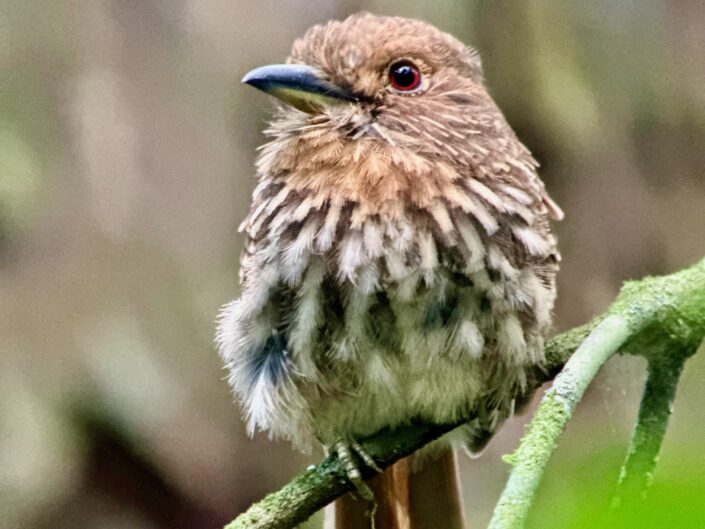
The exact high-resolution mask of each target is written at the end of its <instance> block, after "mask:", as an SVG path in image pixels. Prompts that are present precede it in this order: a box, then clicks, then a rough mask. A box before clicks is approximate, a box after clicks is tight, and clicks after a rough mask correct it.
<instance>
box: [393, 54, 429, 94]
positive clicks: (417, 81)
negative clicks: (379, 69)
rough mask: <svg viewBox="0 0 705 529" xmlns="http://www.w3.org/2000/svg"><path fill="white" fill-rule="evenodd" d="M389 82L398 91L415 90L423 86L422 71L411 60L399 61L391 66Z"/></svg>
mask: <svg viewBox="0 0 705 529" xmlns="http://www.w3.org/2000/svg"><path fill="white" fill-rule="evenodd" d="M389 83H390V84H391V85H392V88H394V90H396V91H397V92H413V91H414V90H416V89H417V88H418V87H419V86H421V72H420V71H419V69H418V68H417V67H416V66H415V65H414V64H413V63H412V62H410V61H398V62H395V63H394V64H392V65H391V66H390V67H389Z"/></svg>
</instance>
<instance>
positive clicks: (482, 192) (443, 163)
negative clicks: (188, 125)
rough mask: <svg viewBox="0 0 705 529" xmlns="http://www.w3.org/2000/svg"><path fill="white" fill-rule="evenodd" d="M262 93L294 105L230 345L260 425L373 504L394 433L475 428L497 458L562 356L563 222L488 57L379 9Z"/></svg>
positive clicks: (475, 445)
mask: <svg viewBox="0 0 705 529" xmlns="http://www.w3.org/2000/svg"><path fill="white" fill-rule="evenodd" d="M243 83H245V84H247V85H250V86H252V87H255V88H257V89H259V90H261V91H263V92H265V93H267V94H269V95H271V96H273V97H274V99H275V101H276V102H277V106H276V109H275V111H274V114H273V117H272V119H271V121H270V123H269V126H268V128H267V130H266V131H265V133H266V136H267V138H268V141H267V143H265V144H264V145H263V146H262V147H261V148H260V150H259V154H258V157H257V160H256V176H257V183H256V187H255V189H254V191H253V195H252V203H251V207H250V209H249V212H248V214H247V216H246V218H245V220H244V221H243V222H242V224H241V226H240V231H242V232H244V235H245V247H244V250H243V252H242V256H241V266H240V284H241V294H240V296H239V298H237V299H236V300H234V301H232V302H230V303H228V304H226V305H225V306H224V307H223V308H222V310H221V312H220V315H219V317H218V330H217V335H216V342H217V345H218V349H219V352H220V355H221V357H222V359H223V360H224V363H225V366H226V369H227V370H228V382H229V384H230V386H231V387H232V389H233V391H234V394H235V395H236V397H237V399H238V400H239V401H240V403H241V405H242V407H243V409H244V416H245V419H246V422H247V428H248V431H249V432H250V433H252V432H255V431H258V430H261V431H266V432H268V433H269V434H270V435H271V436H272V437H275V438H283V439H286V440H289V441H291V442H292V443H293V445H294V446H295V447H297V448H299V449H302V450H310V449H311V447H313V446H317V445H322V446H323V447H325V448H326V449H327V450H328V451H331V452H335V453H337V454H338V456H339V457H340V458H341V460H344V463H345V465H346V470H347V471H348V477H349V478H350V480H351V481H353V482H354V483H355V484H356V486H357V487H358V490H360V491H361V492H362V493H365V492H368V491H367V490H366V487H365V484H364V483H362V481H361V479H360V473H359V471H358V470H359V469H358V468H357V467H356V464H354V463H353V460H355V459H356V458H358V459H359V460H361V462H362V464H366V465H369V466H372V467H373V468H374V461H371V460H370V458H369V457H366V454H365V452H364V450H363V449H362V447H361V446H360V445H359V443H358V440H359V439H360V438H362V437H365V436H367V435H370V434H373V433H375V432H377V431H380V430H382V429H385V428H394V427H398V426H400V425H403V424H408V423H410V422H411V421H413V420H421V421H425V422H430V423H438V424H449V423H455V422H459V421H463V420H465V419H467V421H466V425H465V426H464V427H462V428H461V430H462V435H455V436H451V437H453V438H452V439H451V440H449V441H448V442H453V443H455V444H460V445H463V446H466V447H468V448H469V449H470V450H471V451H473V452H478V451H480V450H481V449H482V447H483V446H484V445H485V444H486V442H487V441H488V440H489V439H490V438H491V437H492V434H493V433H494V432H495V431H496V430H497V428H498V427H499V426H500V425H501V424H502V423H503V421H505V420H506V419H507V418H508V417H509V416H511V415H512V413H514V411H515V410H516V409H517V407H518V406H520V405H521V403H522V402H525V401H526V400H527V398H528V395H527V392H528V388H530V387H532V385H531V383H530V382H531V377H532V376H534V375H532V373H535V370H536V368H539V369H540V367H541V365H542V363H543V362H544V361H545V358H544V341H545V339H546V337H547V334H548V332H549V331H550V328H551V325H552V320H553V316H552V312H553V305H554V300H555V297H556V274H557V272H558V269H559V262H560V254H559V252H558V249H557V240H556V236H555V234H554V232H553V228H552V224H551V221H554V220H560V219H562V217H563V212H562V211H561V209H560V208H559V206H558V205H557V204H556V203H555V202H554V201H553V200H552V199H551V198H550V196H549V195H548V193H547V191H546V188H545V185H544V183H543V181H542V180H541V178H540V177H539V175H538V172H537V171H538V163H537V161H536V160H535V159H534V157H533V156H532V154H531V153H530V151H529V150H528V149H527V148H526V147H525V146H524V145H523V144H522V142H521V141H520V140H519V139H518V137H517V136H516V134H515V133H514V132H513V130H512V129H511V127H510V125H509V124H508V122H507V120H506V118H505V117H504V115H503V114H502V112H501V110H500V109H499V108H498V106H497V104H496V103H495V102H494V100H493V99H492V98H491V96H490V94H489V92H488V89H487V87H486V83H485V80H484V75H483V69H482V64H481V60H480V57H479V55H478V53H477V52H476V51H475V50H474V49H473V48H470V47H468V46H466V45H464V44H463V43H462V42H460V41H459V40H457V39H456V38H455V37H453V36H451V35H449V34H448V33H445V32H443V31H441V30H439V29H437V28H436V27H434V26H432V25H430V24H428V23H426V22H423V21H420V20H415V19H407V18H401V17H388V16H375V15H372V14H369V13H366V12H363V13H358V14H355V15H352V16H350V17H348V18H346V19H344V20H342V21H337V20H336V21H330V22H327V23H324V24H319V25H316V26H313V27H312V28H310V29H309V30H308V31H307V32H306V33H305V34H304V35H303V37H301V38H299V39H297V40H296V41H295V42H294V44H293V46H292V49H291V53H290V55H289V57H288V58H287V60H286V62H285V63H283V64H278V65H270V66H263V67H259V68H256V69H254V70H252V71H250V72H249V73H248V74H247V75H246V76H245V77H244V78H243ZM363 495H364V494H363Z"/></svg>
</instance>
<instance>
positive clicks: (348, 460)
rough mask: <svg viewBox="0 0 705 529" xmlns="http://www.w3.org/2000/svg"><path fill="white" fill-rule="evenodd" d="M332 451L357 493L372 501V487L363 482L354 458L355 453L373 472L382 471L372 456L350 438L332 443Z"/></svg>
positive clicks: (373, 498) (373, 499)
mask: <svg viewBox="0 0 705 529" xmlns="http://www.w3.org/2000/svg"><path fill="white" fill-rule="evenodd" d="M332 451H333V452H335V453H336V454H337V455H338V459H339V460H340V463H341V464H342V465H343V469H345V474H346V476H347V478H348V480H349V481H350V483H352V484H353V485H354V486H355V489H356V490H357V493H358V494H359V495H360V496H361V497H362V498H364V499H365V500H367V501H370V502H374V501H375V497H374V494H373V493H372V489H370V487H369V486H368V485H367V483H365V482H364V480H363V479H362V473H361V472H360V467H359V466H358V462H357V461H356V459H355V455H354V454H356V455H357V456H358V457H359V458H360V459H361V460H362V462H363V463H364V464H365V465H366V466H367V467H369V468H371V469H372V470H374V471H375V472H379V473H381V472H382V469H381V468H379V466H378V465H377V463H375V460H374V459H372V456H370V454H369V453H368V452H367V450H365V449H364V447H363V446H362V445H361V444H360V443H358V442H357V441H353V440H350V439H346V440H339V441H336V442H335V443H333V446H332Z"/></svg>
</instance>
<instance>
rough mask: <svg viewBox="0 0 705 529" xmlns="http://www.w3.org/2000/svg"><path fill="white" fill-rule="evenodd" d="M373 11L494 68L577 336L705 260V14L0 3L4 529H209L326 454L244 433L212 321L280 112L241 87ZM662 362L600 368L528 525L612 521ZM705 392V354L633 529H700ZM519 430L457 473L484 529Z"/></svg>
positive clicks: (668, 8) (477, 6) (219, 1)
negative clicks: (447, 37)
mask: <svg viewBox="0 0 705 529" xmlns="http://www.w3.org/2000/svg"><path fill="white" fill-rule="evenodd" d="M360 9H366V10H370V11H372V12H375V13H380V14H398V15H405V16H413V17H418V18H423V19H426V20H428V21H430V22H432V23H434V24H436V25H438V26H439V27H441V28H443V29H444V30H447V31H449V32H451V33H453V34H455V35H456V36H458V37H460V38H461V39H463V40H464V41H465V42H468V43H472V44H473V45H474V46H476V47H477V48H478V49H479V50H480V52H481V54H482V57H483V60H484V64H485V70H486V76H487V79H488V83H489V85H490V87H491V91H492V93H493V94H494V96H495V97H496V99H497V100H498V102H499V103H500V106H501V107H502V108H503V109H504V110H505V112H506V114H507V116H508V119H509V121H510V123H511V124H512V125H513V126H514V127H515V129H516V130H517V131H518V133H519V135H520V137H521V138H522V139H523V140H524V141H525V142H526V143H527V144H528V146H529V147H530V148H531V149H532V150H533V151H534V153H535V155H536V156H537V157H538V159H539V160H540V161H541V162H542V164H543V171H542V174H543V175H544V177H545V180H546V182H547V185H548V188H549V190H550V191H551V193H552V195H553V196H554V198H556V200H557V201H558V202H559V203H560V204H561V205H562V206H563V208H564V209H565V211H566V212H567V217H566V220H565V221H564V222H563V223H561V224H560V226H558V228H557V229H558V232H559V236H560V240H561V247H562V252H563V256H564V261H563V269H562V273H561V276H560V298H559V302H558V307H557V330H561V329H565V328H569V327H570V326H573V325H576V324H579V323H582V322H584V321H586V320H587V319H588V318H589V317H590V316H591V315H593V314H596V313H598V312H600V311H601V310H602V309H604V308H605V307H606V305H607V304H608V303H609V302H610V300H611V299H612V298H613V297H614V295H615V294H616V292H617V290H618V287H619V285H620V283H621V282H622V281H623V280H625V279H628V278H639V277H642V276H644V275H646V274H659V273H666V272H669V271H673V270H676V269H679V268H681V267H684V266H686V265H688V264H690V263H693V262H694V261H696V260H698V259H700V258H702V257H703V256H705V3H704V2H701V1H699V0H641V1H633V0H631V1H622V0H580V1H578V0H573V1H554V0H527V1H524V2H515V1H511V0H493V1H489V0H484V1H483V0H474V1H473V0H464V1H458V0H456V1H439V2H421V1H419V0H404V1H401V0H386V1H382V0H380V1H354V0H340V1H324V0H297V1H288V2H282V1H275V0H229V1H226V0H171V1H168V2H167V1H164V0H68V1H65V2H44V1H41V0H3V2H2V3H1V4H0V527H2V528H4V529H18V528H22V529H43V528H49V527H51V528H52V529H56V528H63V527H67V528H68V527H71V528H74V529H84V528H86V529H87V528H91V529H94V528H95V529H103V528H106V529H107V528H110V529H116V528H131V529H158V528H177V529H178V528H180V527H183V528H186V527H189V528H194V527H198V528H216V527H219V526H221V525H222V524H223V523H224V522H226V521H227V520H229V519H231V518H233V517H234V516H235V515H236V514H237V513H239V512H240V511H242V510H243V509H244V508H246V507H247V506H248V505H249V504H250V503H251V502H252V501H254V500H256V499H258V498H260V497H261V496H262V495H263V494H265V493H266V492H268V491H271V490H273V489H274V488H276V487H278V486H280V485H282V484H283V483H284V482H286V481H287V480H288V479H289V478H290V477H291V476H292V475H293V474H294V473H295V472H297V471H299V470H301V469H303V468H304V466H305V465H306V464H308V463H309V462H311V461H314V460H315V459H316V458H317V457H318V455H316V454H314V455H312V456H303V455H299V454H295V453H293V452H292V451H291V449H290V447H289V446H288V445H287V444H285V443H273V442H270V441H269V440H267V438H266V437H265V436H261V435H259V436H257V437H255V439H253V440H251V439H248V438H247V437H246V435H245V433H244V431H243V425H242V423H241V421H240V418H239V411H238V410H237V408H236V407H235V406H234V405H233V402H232V398H231V396H230V394H229V391H228V388H227V387H226V384H225V382H224V381H223V375H224V373H223V371H222V370H221V367H220V362H219V359H218V358H217V355H216V353H215V351H214V347H213V344H212V337H213V328H214V324H213V321H214V318H215V315H216V312H217V310H218V307H219V306H220V305H221V304H223V303H225V302H226V301H228V300H230V299H231V298H233V297H234V296H235V295H236V293H237V289H238V287H237V280H236V270H237V257H238V253H239V250H240V248H241V246H242V238H241V236H240V235H239V234H237V232H236V226H237V223H238V222H239V220H240V219H242V217H243V216H244V213H245V210H246V207H247V203H248V200H249V195H250V192H251V190H252V188H253V186H254V183H255V182H254V179H253V170H252V166H253V160H254V156H255V147H256V146H257V145H258V144H259V143H260V142H261V141H262V136H261V130H262V128H263V126H264V123H265V120H266V116H267V112H268V111H269V110H270V109H271V106H270V102H269V101H267V99H266V97H265V96H264V95H262V94H260V93H257V92H255V91H254V90H252V89H251V88H247V87H243V86H241V85H240V84H239V79H240V77H241V76H242V74H244V73H245V72H246V71H247V70H249V69H250V68H252V67H254V66H258V65H261V64H267V63H272V62H279V61H281V60H282V59H283V58H284V57H285V56H286V54H287V51H288V48H289V46H290V44H291V42H292V40H293V39H294V38H295V37H297V36H299V35H301V34H302V33H303V31H304V30H305V29H306V28H307V27H309V26H310V25H312V24H314V23H318V22H323V21H325V20H328V19H330V18H334V17H338V18H339V17H344V16H347V15H348V14H351V13H353V12H356V11H358V10H360ZM643 368H644V366H643V363H642V362H640V361H639V360H637V359H635V358H616V359H614V360H613V361H612V362H610V364H609V365H608V366H607V367H606V368H605V369H604V370H603V372H602V373H601V375H600V376H599V379H598V380H597V381H596V383H595V384H594V385H593V386H592V388H591V389H590V391H589V393H588V395H587V397H586V399H585V401H584V403H583V404H582V405H581V406H580V409H579V411H578V413H577V415H576V417H575V418H574V420H573V422H572V423H571V424H570V427H569V428H568V431H567V433H566V435H565V437H564V439H563V441H562V443H561V446H560V448H559V450H558V453H557V454H556V457H555V458H554V460H553V461H552V462H551V465H550V468H549V470H548V473H547V475H546V478H545V480H544V483H543V485H542V487H541V490H540V493H539V497H538V500H537V503H536V505H535V507H534V509H533V514H532V522H531V523H532V525H531V526H532V527H535V528H553V527H556V528H558V527H599V526H600V522H599V520H600V515H599V513H600V512H602V511H603V510H604V508H605V506H606V504H607V503H608V501H609V497H610V494H611V492H612V491H613V487H614V483H615V482H616V479H617V474H618V469H619V464H620V462H621V460H622V458H623V455H624V451H625V448H626V443H627V440H628V438H629V434H630V430H631V427H632V423H633V418H634V415H635V410H636V406H637V404H638V399H639V393H640V390H641V383H642V381H643ZM704 375H705V352H701V354H699V355H698V356H697V357H695V358H693V359H692V360H691V361H690V362H689V363H688V365H687V369H686V371H685V375H684V378H683V381H682V384H681V386H680V389H679V393H678V399H677V402H676V405H675V413H674V415H673V420H672V425H671V428H670V431H669V433H668V437H667V439H666V443H665V447H664V451H663V455H662V457H661V461H660V466H659V467H658V471H657V474H656V476H655V485H654V489H653V492H652V495H651V501H650V502H649V504H648V507H647V508H646V509H645V510H644V512H643V513H642V514H643V516H642V517H641V518H640V521H639V522H638V523H637V522H635V525H634V526H635V527H636V526H638V527H647V528H648V527H669V528H674V527H688V528H695V527H705V507H704V505H705V501H703V500H704V499H705V456H703V450H702V447H703V444H704V443H705V416H704V415H703V404H702V403H703V402H704V401H705V384H703V381H704V379H705V377H704ZM525 420H526V418H525V417H523V418H519V419H516V420H514V421H512V422H511V423H510V424H508V425H507V426H506V427H505V428H504V430H503V431H502V433H501V435H500V436H499V437H498V439H496V440H495V441H494V443H493V444H492V445H491V447H490V449H489V450H488V452H487V453H486V455H485V456H484V457H483V458H481V459H479V460H476V461H463V463H462V474H463V481H464V486H465V499H466V504H467V510H468V518H469V521H470V527H471V528H481V527H484V525H485V524H486V522H487V520H488V519H489V515H490V513H491V510H492V507H493V505H494V502H495V500H496V498H497V496H498V494H499V492H500V490H501V487H502V485H503V480H504V479H505V477H506V475H507V471H508V466H507V465H506V464H505V463H503V462H502V461H501V459H500V456H501V454H504V453H507V452H509V451H511V450H512V448H513V447H514V446H515V445H516V442H517V439H518V437H519V436H520V434H521V431H522V425H523V422H524V421H525ZM315 524H316V521H314V522H312V523H310V524H308V525H309V526H310V527H315Z"/></svg>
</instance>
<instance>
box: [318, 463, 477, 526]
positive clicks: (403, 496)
mask: <svg viewBox="0 0 705 529" xmlns="http://www.w3.org/2000/svg"><path fill="white" fill-rule="evenodd" d="M412 458H413V456H412V457H409V458H406V459H402V460H401V461H399V462H397V463H395V464H394V465H393V466H391V467H390V468H388V469H387V470H386V471H385V472H384V473H382V474H380V475H379V476H377V477H375V478H373V479H371V480H370V481H369V482H368V484H369V485H370V488H371V489H372V491H373V492H374V494H375V500H376V503H377V506H376V509H374V511H375V524H374V527H376V528H377V529H438V528H441V527H442V528H444V529H464V528H465V520H464V515H463V508H462V501H461V497H460V485H459V483H458V469H457V462H456V456H455V453H454V452H453V451H452V450H445V451H444V452H443V453H441V454H440V455H439V456H436V457H433V458H431V457H427V458H425V460H424V461H423V462H422V464H420V465H419V464H418V462H416V461H413V459H412ZM419 466H420V468H416V467H419ZM372 510H373V509H372V506H371V505H369V504H368V502H366V501H364V500H361V499H357V498H354V497H352V496H351V495H350V494H347V495H345V496H344V497H342V498H340V499H339V500H337V501H336V502H335V503H333V504H332V505H331V506H329V507H328V509H327V511H326V522H325V529H370V528H371V527H373V525H372V524H371V520H370V514H369V513H370V512H371V511H372Z"/></svg>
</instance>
